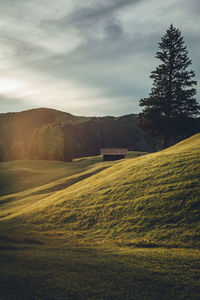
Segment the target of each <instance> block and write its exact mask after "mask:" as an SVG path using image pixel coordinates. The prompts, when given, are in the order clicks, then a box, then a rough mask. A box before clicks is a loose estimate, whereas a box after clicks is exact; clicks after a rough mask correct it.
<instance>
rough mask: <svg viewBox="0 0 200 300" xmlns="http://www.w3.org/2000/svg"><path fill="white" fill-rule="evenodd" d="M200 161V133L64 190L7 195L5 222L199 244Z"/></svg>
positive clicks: (79, 236)
mask: <svg viewBox="0 0 200 300" xmlns="http://www.w3.org/2000/svg"><path fill="white" fill-rule="evenodd" d="M199 166H200V134H197V135H195V136H193V137H191V138H189V139H187V140H185V141H183V142H181V143H179V144H177V145H175V146H173V147H171V148H168V149H166V150H164V151H160V152H157V153H154V154H148V155H145V156H141V157H137V158H132V159H130V158H129V159H126V160H123V161H120V162H116V163H115V164H114V165H113V166H111V167H109V168H107V169H106V170H103V171H100V172H98V173H97V174H94V175H91V176H89V177H88V178H86V179H83V180H80V181H78V182H77V183H74V184H73V185H71V186H69V187H67V188H65V189H62V190H60V191H56V192H49V193H46V194H37V195H34V196H33V195H31V190H30V191H29V192H28V193H29V194H26V196H25V197H24V196H23V195H21V196H20V193H19V194H16V195H13V196H12V197H13V198H12V197H11V198H10V200H9V202H6V199H7V198H9V197H8V196H5V197H2V198H0V200H3V203H4V204H2V205H1V212H0V217H1V228H4V229H5V228H12V229H13V228H14V227H15V228H17V227H18V226H19V227H18V228H20V230H21V228H23V231H24V232H26V230H31V231H32V232H33V231H38V230H40V232H41V231H47V230H50V231H52V232H60V234H63V235H65V236H66V237H68V238H70V239H76V240H88V241H89V240H93V242H95V241H96V242H98V241H101V242H102V241H103V242H104V241H106V240H107V241H108V240H110V241H113V242H116V243H118V244H120V245H145V246H153V245H163V246H188V247H199V246H200V235H199V230H200V220H199V213H200V168H199ZM52 184H53V183H52ZM6 197H7V198H6ZM20 197H21V198H20ZM19 200H20V201H19ZM12 226H14V227H12ZM21 231H22V230H21Z"/></svg>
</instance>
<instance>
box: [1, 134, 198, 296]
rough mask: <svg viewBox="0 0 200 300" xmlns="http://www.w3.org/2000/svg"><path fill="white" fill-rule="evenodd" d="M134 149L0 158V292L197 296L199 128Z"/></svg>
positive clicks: (21, 293) (3, 293)
mask: <svg viewBox="0 0 200 300" xmlns="http://www.w3.org/2000/svg"><path fill="white" fill-rule="evenodd" d="M138 155H139V153H134V152H133V153H130V154H129V155H128V157H127V159H125V160H121V161H116V162H102V161H101V160H102V159H101V157H91V158H84V159H78V160H75V161H74V162H72V163H62V162H45V161H42V162H39V161H38V162H33V161H16V162H7V163H2V164H1V167H0V168H1V171H0V179H4V178H5V174H6V176H8V178H9V176H10V174H12V172H13V171H14V172H15V174H16V177H15V178H16V179H15V180H13V179H11V180H10V181H8V185H7V186H5V185H4V189H3V192H2V195H3V196H2V197H0V251H1V255H0V264H1V269H0V278H1V279H0V299H1V295H2V299H198V297H199V293H198V288H199V284H200V270H199V265H200V250H199V246H200V234H199V232H200V220H199V213H200V167H199V166H200V134H197V135H195V136H193V137H191V138H190V139H188V140H185V141H183V142H181V143H179V144H177V145H175V146H173V147H171V148H168V149H166V150H164V151H160V152H157V153H153V154H148V155H144V156H140V157H138ZM24 169H26V171H27V173H26V175H25V177H24V179H23V180H21V179H20V174H21V172H22V171H23V170H24ZM22 173H23V172H22ZM33 173H34V174H36V175H35V176H33V175H32V174H33ZM11 287H12V288H11Z"/></svg>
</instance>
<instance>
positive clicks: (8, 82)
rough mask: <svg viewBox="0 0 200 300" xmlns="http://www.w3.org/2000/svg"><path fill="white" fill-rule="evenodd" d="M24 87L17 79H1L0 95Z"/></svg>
mask: <svg viewBox="0 0 200 300" xmlns="http://www.w3.org/2000/svg"><path fill="white" fill-rule="evenodd" d="M22 87H23V83H22V82H21V81H19V80H17V79H10V78H0V93H10V92H13V91H16V90H18V89H21V88H22Z"/></svg>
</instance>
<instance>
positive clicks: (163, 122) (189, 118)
mask: <svg viewBox="0 0 200 300" xmlns="http://www.w3.org/2000/svg"><path fill="white" fill-rule="evenodd" d="M159 48H160V51H158V52H157V53H156V58H158V59H159V60H161V64H160V65H159V66H158V67H157V68H156V70H155V71H152V72H151V76H150V78H152V79H153V87H152V90H151V93H150V94H149V97H148V98H144V99H142V100H140V106H144V109H143V111H142V112H141V113H140V114H139V116H138V121H137V124H138V126H139V127H141V128H143V129H144V130H146V131H147V132H148V133H149V134H150V135H153V136H158V137H160V138H162V140H163V147H164V148H165V147H167V146H168V145H169V140H170V138H177V137H180V136H184V137H185V136H187V135H190V134H192V133H193V131H194V127H195V120H196V117H197V116H198V114H199V109H200V107H199V105H198V103H197V101H196V99H195V98H194V96H195V94H196V89H195V88H194V86H195V85H196V84H197V82H196V81H195V80H193V78H194V76H195V74H194V71H192V70H189V71H188V70H187V68H188V66H189V65H190V64H191V60H190V59H189V58H188V51H187V48H186V46H184V41H183V37H182V36H181V32H180V30H179V29H177V28H175V27H174V26H173V25H170V27H169V29H168V30H167V31H166V34H165V35H164V36H163V37H162V38H161V42H160V43H159Z"/></svg>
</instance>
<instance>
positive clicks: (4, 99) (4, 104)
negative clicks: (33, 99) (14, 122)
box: [0, 94, 34, 113]
mask: <svg viewBox="0 0 200 300" xmlns="http://www.w3.org/2000/svg"><path fill="white" fill-rule="evenodd" d="M30 108H34V106H32V105H30V104H29V103H28V102H27V101H25V100H22V99H19V98H15V97H14V96H13V97H8V96H5V95H2V94H0V112H1V113H3V112H15V111H21V110H27V109H30Z"/></svg>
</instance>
